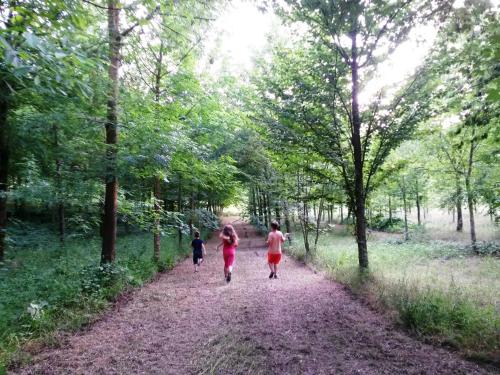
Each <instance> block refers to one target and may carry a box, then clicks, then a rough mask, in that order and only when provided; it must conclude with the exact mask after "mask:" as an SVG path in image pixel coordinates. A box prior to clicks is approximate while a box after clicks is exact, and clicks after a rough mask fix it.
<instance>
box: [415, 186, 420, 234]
mask: <svg viewBox="0 0 500 375" xmlns="http://www.w3.org/2000/svg"><path fill="white" fill-rule="evenodd" d="M416 190H417V194H416V202H415V203H416V205H417V223H418V225H422V220H421V219H420V195H419V194H420V192H419V187H418V179H417V184H416Z"/></svg>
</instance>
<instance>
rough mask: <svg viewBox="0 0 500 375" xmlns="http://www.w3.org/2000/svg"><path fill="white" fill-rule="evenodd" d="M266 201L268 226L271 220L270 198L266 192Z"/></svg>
mask: <svg viewBox="0 0 500 375" xmlns="http://www.w3.org/2000/svg"><path fill="white" fill-rule="evenodd" d="M266 202H267V223H268V228H269V227H270V226H271V221H272V215H271V198H270V197H269V193H266Z"/></svg>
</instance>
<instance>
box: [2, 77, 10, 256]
mask: <svg viewBox="0 0 500 375" xmlns="http://www.w3.org/2000/svg"><path fill="white" fill-rule="evenodd" d="M0 87H1V90H2V91H1V96H0V262H2V261H3V260H4V257H5V248H6V243H5V242H6V241H5V233H6V230H7V187H8V185H7V183H8V176H9V174H8V168H9V142H8V137H7V133H8V130H7V125H8V124H7V115H8V111H9V105H8V98H7V96H8V92H9V89H8V87H6V85H5V83H4V82H3V81H0Z"/></svg>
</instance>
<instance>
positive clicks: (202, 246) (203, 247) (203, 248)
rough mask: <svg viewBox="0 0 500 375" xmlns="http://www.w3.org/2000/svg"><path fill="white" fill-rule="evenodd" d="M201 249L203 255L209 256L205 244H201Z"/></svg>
mask: <svg viewBox="0 0 500 375" xmlns="http://www.w3.org/2000/svg"><path fill="white" fill-rule="evenodd" d="M201 249H202V250H203V255H207V250H206V249H205V244H204V243H202V244H201Z"/></svg>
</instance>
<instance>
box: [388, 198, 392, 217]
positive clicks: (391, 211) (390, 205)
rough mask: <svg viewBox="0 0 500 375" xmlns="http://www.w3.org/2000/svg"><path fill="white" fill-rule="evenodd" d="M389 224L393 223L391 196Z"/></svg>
mask: <svg viewBox="0 0 500 375" xmlns="http://www.w3.org/2000/svg"><path fill="white" fill-rule="evenodd" d="M389 223H392V206H391V196H390V195H389Z"/></svg>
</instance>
